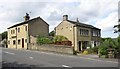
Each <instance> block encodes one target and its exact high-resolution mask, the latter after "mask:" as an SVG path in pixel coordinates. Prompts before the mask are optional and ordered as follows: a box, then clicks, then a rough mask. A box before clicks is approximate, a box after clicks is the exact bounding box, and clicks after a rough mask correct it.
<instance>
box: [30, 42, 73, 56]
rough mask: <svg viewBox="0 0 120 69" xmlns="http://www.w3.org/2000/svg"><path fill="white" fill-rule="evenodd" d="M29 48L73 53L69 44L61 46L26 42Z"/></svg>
mask: <svg viewBox="0 0 120 69" xmlns="http://www.w3.org/2000/svg"><path fill="white" fill-rule="evenodd" d="M28 49H29V50H37V51H50V52H57V53H63V54H73V47H71V46H61V45H53V44H44V45H39V44H32V43H30V44H28Z"/></svg>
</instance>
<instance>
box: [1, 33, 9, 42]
mask: <svg viewBox="0 0 120 69" xmlns="http://www.w3.org/2000/svg"><path fill="white" fill-rule="evenodd" d="M0 35H1V36H2V40H3V39H7V35H8V34H7V31H5V32H3V33H1V34H0Z"/></svg>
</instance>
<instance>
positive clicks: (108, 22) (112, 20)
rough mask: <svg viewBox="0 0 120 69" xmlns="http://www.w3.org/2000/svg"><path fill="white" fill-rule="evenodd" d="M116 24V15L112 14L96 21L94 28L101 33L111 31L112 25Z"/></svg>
mask: <svg viewBox="0 0 120 69" xmlns="http://www.w3.org/2000/svg"><path fill="white" fill-rule="evenodd" d="M117 24H118V13H117V12H113V13H111V14H109V16H107V17H106V18H103V19H101V20H98V21H97V22H96V25H95V26H96V27H98V28H101V29H102V30H103V31H112V30H113V27H114V25H117Z"/></svg>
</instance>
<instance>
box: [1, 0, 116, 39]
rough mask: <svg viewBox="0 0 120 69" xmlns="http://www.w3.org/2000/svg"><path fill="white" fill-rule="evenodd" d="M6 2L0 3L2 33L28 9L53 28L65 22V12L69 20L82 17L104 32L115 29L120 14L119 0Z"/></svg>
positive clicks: (20, 19)
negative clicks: (119, 11) (119, 8)
mask: <svg viewBox="0 0 120 69" xmlns="http://www.w3.org/2000/svg"><path fill="white" fill-rule="evenodd" d="M1 1H2V0H1ZM4 1H5V0H3V2H0V24H3V23H4V27H3V26H2V27H0V32H3V31H4V30H5V29H6V28H8V27H9V26H11V25H13V24H16V23H18V22H21V21H23V20H24V19H23V16H24V15H25V13H26V12H31V13H30V16H31V19H32V18H34V17H38V16H40V17H41V18H43V19H44V20H45V21H46V22H47V23H48V24H49V25H50V31H52V30H53V29H54V27H55V26H57V25H58V24H59V23H60V22H61V21H62V16H63V15H65V14H67V15H68V16H69V19H70V20H74V21H76V18H79V21H80V22H82V23H87V24H91V25H94V26H97V27H99V28H101V29H102V32H104V31H112V30H113V29H112V27H113V26H114V24H116V20H117V17H118V16H117V12H118V0H114V1H113V0H107V1H106V0H100V1H99V0H66V1H65V0H60V1H56V0H52V1H51V2H50V1H48V0H43V1H39V0H31V1H29V0H21V1H19V0H17V1H15V0H12V1H11V2H4ZM112 37H114V35H113V36H112Z"/></svg>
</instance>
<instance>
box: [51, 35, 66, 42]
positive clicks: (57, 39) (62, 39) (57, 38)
mask: <svg viewBox="0 0 120 69" xmlns="http://www.w3.org/2000/svg"><path fill="white" fill-rule="evenodd" d="M53 41H54V42H60V41H68V39H67V38H66V37H65V36H61V35H56V36H55V37H54V39H53Z"/></svg>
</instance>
